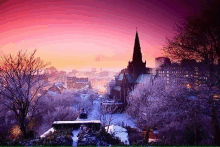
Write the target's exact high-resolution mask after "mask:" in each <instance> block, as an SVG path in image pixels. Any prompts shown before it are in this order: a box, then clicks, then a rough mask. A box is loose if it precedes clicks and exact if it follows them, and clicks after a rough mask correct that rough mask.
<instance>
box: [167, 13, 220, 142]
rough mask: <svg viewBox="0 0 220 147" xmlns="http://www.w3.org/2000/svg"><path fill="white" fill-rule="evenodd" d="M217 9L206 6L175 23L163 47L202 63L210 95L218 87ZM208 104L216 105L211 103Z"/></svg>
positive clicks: (175, 56) (170, 53)
mask: <svg viewBox="0 0 220 147" xmlns="http://www.w3.org/2000/svg"><path fill="white" fill-rule="evenodd" d="M219 14H220V12H219V11H218V9H215V11H212V10H211V9H205V10H204V11H202V12H201V13H200V14H199V15H194V16H188V17H186V18H184V20H183V22H182V23H179V24H177V25H176V35H175V36H174V37H173V38H171V39H169V38H167V44H166V46H165V47H164V48H163V50H164V52H165V54H166V55H167V56H168V57H170V58H171V59H173V60H182V59H195V60H197V61H202V62H204V65H205V66H206V67H207V68H206V69H207V73H208V74H209V76H208V80H207V82H206V84H207V86H208V92H209V96H210V97H211V98H212V96H213V92H212V91H213V88H214V87H215V86H217V87H218V91H219V89H220V68H219V66H217V63H218V64H219V63H220V20H219ZM211 105H212V106H211V107H212V108H213V109H214V108H215V106H214V105H213V103H211ZM212 119H213V122H214V128H215V143H216V144H218V145H220V144H219V142H218V141H217V140H220V138H219V136H220V131H219V125H218V120H217V117H216V115H215V113H213V117H212Z"/></svg>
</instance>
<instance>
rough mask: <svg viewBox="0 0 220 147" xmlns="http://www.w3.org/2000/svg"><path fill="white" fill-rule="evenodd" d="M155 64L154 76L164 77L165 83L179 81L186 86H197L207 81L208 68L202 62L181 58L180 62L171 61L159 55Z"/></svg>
mask: <svg viewBox="0 0 220 147" xmlns="http://www.w3.org/2000/svg"><path fill="white" fill-rule="evenodd" d="M155 65H157V68H156V76H159V77H164V78H165V79H166V81H167V83H169V82H170V81H171V80H172V81H173V82H175V81H181V83H182V84H184V85H185V86H186V87H188V88H197V87H198V86H199V85H201V84H206V83H207V82H208V78H209V69H208V66H207V64H205V63H204V62H196V60H189V59H183V60H182V61H181V62H180V63H171V62H170V59H169V58H165V57H159V58H156V59H155Z"/></svg>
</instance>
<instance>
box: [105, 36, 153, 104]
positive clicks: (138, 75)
mask: <svg viewBox="0 0 220 147" xmlns="http://www.w3.org/2000/svg"><path fill="white" fill-rule="evenodd" d="M152 78H153V75H152V74H151V69H150V68H147V67H146V61H145V62H143V61H142V53H141V47H140V42H139V37H138V33H137V32H136V36H135V43H134V51H133V58H132V61H129V62H128V66H127V68H125V69H122V70H121V72H120V73H119V74H118V75H117V76H116V77H115V82H112V81H111V83H110V84H111V85H110V86H109V93H110V96H109V97H110V98H111V99H114V100H115V101H118V102H122V103H123V104H124V105H126V104H127V101H126V97H127V95H128V93H129V91H132V90H133V88H134V86H135V85H136V84H139V83H141V82H142V81H143V79H148V80H149V81H151V80H152ZM112 83H114V85H112Z"/></svg>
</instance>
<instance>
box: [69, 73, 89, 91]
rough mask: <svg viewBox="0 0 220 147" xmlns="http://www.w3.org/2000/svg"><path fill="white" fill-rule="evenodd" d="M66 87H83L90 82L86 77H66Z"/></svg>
mask: <svg viewBox="0 0 220 147" xmlns="http://www.w3.org/2000/svg"><path fill="white" fill-rule="evenodd" d="M66 82H67V88H68V89H71V88H77V89H79V88H83V87H85V86H87V85H88V86H89V87H91V83H90V81H89V79H88V78H77V77H75V76H74V77H67V80H66Z"/></svg>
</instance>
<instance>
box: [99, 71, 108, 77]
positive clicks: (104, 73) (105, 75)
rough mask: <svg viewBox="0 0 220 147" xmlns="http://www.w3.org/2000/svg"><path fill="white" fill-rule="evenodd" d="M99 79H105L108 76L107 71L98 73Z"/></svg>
mask: <svg viewBox="0 0 220 147" xmlns="http://www.w3.org/2000/svg"><path fill="white" fill-rule="evenodd" d="M99 75H100V77H107V76H108V71H101V72H100V73H99Z"/></svg>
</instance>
